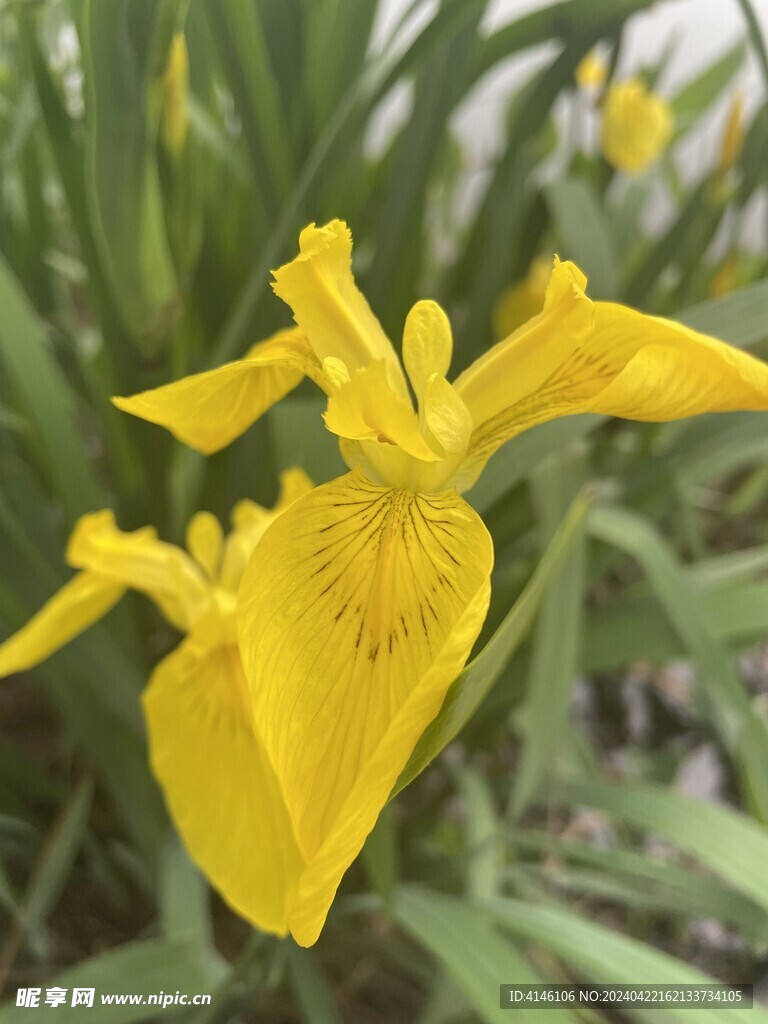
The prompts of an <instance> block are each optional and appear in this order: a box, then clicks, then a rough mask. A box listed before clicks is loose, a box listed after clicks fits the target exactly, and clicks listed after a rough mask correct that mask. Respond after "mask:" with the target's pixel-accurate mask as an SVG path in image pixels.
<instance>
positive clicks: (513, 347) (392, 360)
mask: <svg viewBox="0 0 768 1024" xmlns="http://www.w3.org/2000/svg"><path fill="white" fill-rule="evenodd" d="M351 251H352V239H351V235H350V232H349V229H348V228H347V226H346V224H344V223H343V222H341V221H332V222H331V223H329V224H327V225H325V226H324V227H316V226H315V225H314V224H311V225H310V226H309V227H307V228H305V229H304V231H302V232H301V236H300V239H299V253H298V255H297V256H296V258H295V259H294V260H293V261H292V262H290V263H288V264H286V265H285V266H283V267H280V269H279V270H276V271H275V272H274V278H275V280H274V285H273V287H274V290H275V292H276V293H277V295H278V296H279V297H280V298H282V299H283V300H284V301H285V302H286V303H287V304H288V305H289V306H290V308H291V310H292V312H293V315H294V319H295V321H296V324H297V327H296V329H294V330H291V331H288V332H282V333H281V334H279V335H277V336H275V337H273V338H272V339H270V340H268V341H266V342H263V343H262V344H261V345H258V346H256V347H255V348H254V349H252V350H251V352H250V353H249V355H248V356H246V358H245V359H242V360H239V361H237V362H233V363H229V364H227V365H225V366H223V367H220V368H219V369H216V370H212V371H209V372H206V373H201V374H198V375H196V376H194V377H190V378H187V379H186V380H182V381H179V382H177V383H175V384H170V385H167V386H166V387H162V388H159V389H155V390H153V391H148V392H144V393H143V394H141V395H137V396H134V397H132V398H122V399H116V400H115V401H116V404H117V405H118V406H119V407H120V408H122V409H124V410H126V411H127V412H131V413H133V414H134V415H137V416H140V417H142V418H144V419H147V420H150V421H151V422H154V423H160V424H162V425H163V426H165V427H167V428H169V429H170V430H172V431H173V432H174V434H175V435H176V436H177V437H179V438H181V439H182V440H184V441H185V442H187V443H188V444H191V445H192V446H194V447H197V448H199V449H200V450H202V451H206V452H211V451H215V450H216V449H217V448H220V447H223V446H224V445H226V444H228V443H229V442H230V441H231V440H232V439H233V437H235V436H237V435H238V434H240V433H242V432H243V431H244V430H245V429H246V427H247V426H248V425H249V424H250V423H252V422H253V421H254V420H255V419H256V418H257V417H258V416H259V415H260V414H261V413H262V412H264V410H265V409H266V408H267V407H268V406H269V405H270V404H271V403H272V402H274V401H277V399H279V398H280V397H282V395H284V394H285V393H286V391H287V390H289V388H290V387H291V386H292V384H295V383H297V382H298V379H299V377H300V375H301V373H304V374H306V375H307V376H309V377H310V378H311V379H312V380H314V381H315V383H316V384H318V385H319V387H320V388H321V389H322V390H323V391H324V393H325V395H326V397H327V408H326V412H325V416H324V419H325V425H326V427H327V428H328V429H329V430H330V431H332V432H333V433H335V434H337V435H338V437H339V443H340V448H341V452H342V455H343V457H344V459H345V461H346V463H347V465H348V466H349V468H350V472H349V473H348V474H346V475H345V476H342V477H340V478H339V479H337V480H333V481H332V482H331V483H328V484H324V485H322V486H320V487H317V488H315V489H314V490H313V491H311V492H309V493H308V494H306V495H304V497H302V498H300V499H299V500H298V501H297V502H296V503H295V504H294V505H292V506H291V508H289V509H288V511H287V512H285V513H284V514H283V515H282V516H280V518H279V519H277V520H276V521H275V522H274V523H273V524H272V526H271V527H270V528H269V529H268V530H267V532H266V534H265V535H264V537H263V539H262V541H261V543H260V544H259V546H258V548H257V549H256V551H255V553H254V555H253V557H252V558H251V560H250V562H249V564H248V567H247V569H246V571H245V574H244V576H243V581H242V584H241V587H240V591H239V595H238V628H239V637H240V652H241V655H242V659H243V665H244V668H245V675H246V678H247V682H248V694H249V701H250V706H251V710H252V714H253V722H254V729H255V731H256V733H257V734H258V736H259V739H260V740H261V742H262V743H263V746H264V749H265V751H266V754H267V757H268V759H269V762H270V764H271V766H272V769H273V770H274V773H275V776H276V779H277V784H278V787H279V789H280V792H281V794H282V797H283V799H284V801H285V805H286V807H287V811H288V816H289V818H290V822H291V827H292V832H293V837H294V841H295V844H296V848H298V851H299V854H300V857H301V860H302V863H303V864H304V868H303V873H302V875H301V878H300V880H299V882H298V884H297V886H296V888H295V889H293V890H291V891H290V892H289V893H287V894H286V895H285V896H284V899H285V905H286V916H285V919H284V920H283V921H282V922H281V927H280V928H276V927H275V922H274V920H273V919H271V918H268V917H267V916H266V915H263V914H258V913H253V914H252V915H250V916H251V920H253V921H254V922H255V923H256V924H258V925H259V926H260V927H264V928H269V929H273V930H278V931H282V930H283V928H287V929H288V930H289V931H290V932H291V933H292V934H293V936H294V938H295V939H296V940H297V942H299V943H301V944H304V945H308V944H310V943H312V942H314V941H315V940H316V938H317V936H318V934H319V932H320V929H321V928H322V925H323V922H324V920H325V917H326V914H327V912H328V908H329V907H330V904H331V902H332V900H333V897H334V893H335V891H336V888H337V886H338V884H339V882H340V880H341V878H342V876H343V874H344V872H345V871H346V869H347V868H348V867H349V865H350V864H351V862H352V860H353V859H354V858H355V856H356V855H357V853H358V852H359V850H360V849H361V847H362V845H363V842H364V841H365V837H366V836H367V834H368V833H369V832H370V830H371V829H372V827H373V825H374V823H375V821H376V818H377V817H378V815H379V813H380V811H381V809H382V808H383V806H384V805H385V803H386V801H387V799H388V797H389V794H390V793H391V791H392V789H393V786H394V784H395V782H396V780H397V778H398V776H399V775H400V773H401V771H402V770H403V768H404V766H405V764H406V763H407V761H408V758H409V756H410V754H411V752H412V750H413V748H414V746H415V744H416V742H417V740H418V738H419V737H420V735H421V734H422V733H423V732H424V729H425V728H426V726H427V725H428V724H429V722H430V721H431V720H432V719H433V718H434V717H435V715H436V714H437V712H438V711H439V709H440V706H441V704H442V702H443V699H444V698H445V694H446V692H447V690H448V688H449V686H450V685H451V683H452V682H453V681H454V680H455V679H456V677H457V676H458V674H459V673H460V671H461V669H462V667H463V665H464V664H465V662H466V660H467V658H468V657H469V654H470V651H471V650H472V647H473V644H474V642H475V640H476V638H477V636H478V633H479V631H480V628H481V626H482V623H483V620H484V618H485V614H486V610H487V606H488V601H489V596H490V574H491V568H492V565H493V549H492V543H491V538H490V535H489V534H488V531H487V530H486V528H485V526H484V524H483V522H482V520H481V519H480V517H479V516H478V515H477V513H476V512H474V511H473V509H472V508H471V507H470V505H469V504H467V502H466V501H464V500H463V499H462V498H461V497H460V492H462V491H465V490H467V489H468V488H469V487H471V486H472V484H473V483H474V482H475V480H476V479H477V477H478V476H479V474H480V472H481V471H482V469H483V467H484V466H485V464H486V462H487V461H488V459H489V458H490V457H491V455H493V453H494V452H495V451H496V450H497V449H498V448H499V447H500V446H501V445H502V444H504V443H505V442H506V441H508V440H509V439H510V438H513V437H515V436H516V435H517V434H519V433H520V432H521V431H524V430H527V429H528V428H529V427H532V426H534V425H535V424H537V423H542V422H545V421H547V420H551V419H554V418H555V417H559V416H566V415H570V414H573V413H583V412H598V413H604V414H607V415H612V416H622V417H626V418H631V419H639V420H651V421H663V420H671V419H676V418H678V417H682V416H693V415H695V414H697V413H700V412H712V411H726V410H731V409H768V367H767V366H766V365H764V364H763V363H761V362H759V361H758V360H756V359H754V358H753V357H751V356H749V355H747V354H745V353H743V352H739V351H738V350H736V349H733V348H730V347H729V346H728V345H725V344H723V343H722V342H719V341H716V340H715V339H714V338H709V337H707V336H705V335H702V334H699V333H697V332H695V331H693V330H691V329H689V328H687V327H683V326H681V325H679V324H676V323H673V322H672V321H669V320H663V319H660V318H658V317H651V316H645V315H643V314H642V313H637V312H635V311H633V310H631V309H627V308H626V307H624V306H620V305H616V304H613V303H606V302H592V301H591V300H590V299H589V298H588V297H587V295H586V294H585V291H584V289H585V286H586V279H585V278H584V276H583V275H582V274H581V272H580V271H579V270H578V269H577V268H576V267H575V266H574V265H573V264H571V263H561V262H560V261H559V260H558V259H555V261H554V266H553V269H552V273H551V276H550V281H549V285H548V288H547V290H546V296H545V301H544V307H543V309H542V310H541V312H539V313H538V315H536V316H534V317H532V319H530V320H529V321H528V322H527V323H526V324H525V325H523V326H522V327H520V328H519V329H518V330H517V331H515V332H514V333H513V334H511V335H510V336H509V337H508V338H506V339H505V340H504V341H501V342H500V343H499V344H497V345H495V346H494V347H492V348H491V349H489V350H488V351H487V352H486V353H485V354H484V355H482V356H481V357H480V358H479V359H478V360H477V361H476V362H475V363H473V364H472V365H471V366H470V367H469V368H468V369H467V370H465V371H464V372H463V373H461V374H459V376H458V377H457V378H456V379H454V380H453V381H452V382H450V381H449V380H448V371H449V367H450V363H451V354H452V338H451V328H450V324H449V322H448V318H447V317H446V315H445V313H444V312H443V310H442V309H441V308H440V306H438V305H437V304H436V303H434V302H431V301H421V302H417V303H416V305H415V306H414V307H413V308H412V309H411V311H410V313H409V314H408V317H407V318H406V322H405V326H404V331H403V344H402V357H403V358H402V363H401V361H400V359H399V358H398V356H397V354H396V352H395V349H394V348H393V346H392V344H391V343H390V341H389V339H388V338H387V337H386V335H385V334H384V332H383V330H382V328H381V325H380V324H379V322H378V320H377V319H376V317H375V316H374V314H373V312H372V311H371V308H370V306H369V305H368V303H367V302H366V300H365V298H364V296H363V295H362V293H361V292H360V291H359V290H358V288H357V285H356V283H355V280H354V277H353V276H352V270H351ZM412 395H413V396H415V405H414V401H413V399H412V397H411V396H412ZM222 841H224V840H222ZM282 841H283V840H282V838H281V836H280V835H276V837H275V839H274V843H275V844H278V845H279V844H280V843H281V842H282ZM294 849H295V848H294V846H292V845H291V844H288V846H287V847H286V856H288V857H292V856H293V851H294ZM267 855H268V852H267V851H265V850H264V848H263V847H262V848H261V849H260V850H258V851H257V850H254V854H253V857H252V858H251V859H250V860H249V861H248V862H247V863H245V862H244V863H243V865H242V867H241V871H242V873H243V875H244V876H246V877H251V876H253V875H256V876H258V875H260V874H261V873H262V871H263V868H262V858H264V857H266V856H267ZM243 884H246V883H245V882H244V883H243ZM285 884H288V885H290V883H287V882H285V880H284V879H283V878H280V879H276V880H275V887H279V886H280V885H285Z"/></svg>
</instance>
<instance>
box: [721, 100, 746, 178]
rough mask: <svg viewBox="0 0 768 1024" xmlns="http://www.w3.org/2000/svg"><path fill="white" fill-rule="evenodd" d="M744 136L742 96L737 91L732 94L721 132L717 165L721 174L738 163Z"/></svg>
mask: <svg viewBox="0 0 768 1024" xmlns="http://www.w3.org/2000/svg"><path fill="white" fill-rule="evenodd" d="M744 135H745V127H744V95H743V93H742V92H741V91H740V90H739V91H737V92H736V93H735V94H734V97H733V100H732V101H731V107H730V110H729V111H728V119H727V121H726V123H725V131H724V132H723V140H722V143H721V147H720V164H719V169H720V172H721V173H722V174H726V173H727V172H728V171H730V170H731V169H732V168H733V167H735V166H736V164H737V163H738V160H739V157H740V156H741V151H742V149H743V148H744Z"/></svg>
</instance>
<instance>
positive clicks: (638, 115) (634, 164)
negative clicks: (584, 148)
mask: <svg viewBox="0 0 768 1024" xmlns="http://www.w3.org/2000/svg"><path fill="white" fill-rule="evenodd" d="M673 123H674V121H673V115H672V108H671V107H670V105H669V103H667V101H666V100H665V99H663V98H662V97H661V96H657V95H656V94H655V93H652V92H649V91H648V89H647V88H646V86H645V83H644V82H643V81H642V80H641V79H639V78H633V79H630V80H629V81H626V82H620V83H616V84H613V85H611V86H610V87H609V89H608V92H607V94H606V97H605V102H604V104H603V121H602V133H601V144H602V150H603V155H604V156H605V159H606V160H607V161H608V163H610V164H611V165H612V166H613V167H615V168H616V169H617V170H620V171H626V172H627V173H629V174H639V173H641V172H642V171H644V170H646V169H647V168H648V167H650V165H651V164H653V163H654V162H655V161H656V160H658V158H659V157H660V156H661V154H662V153H663V152H664V150H665V149H666V147H667V144H668V143H669V140H670V139H671V138H672V128H673Z"/></svg>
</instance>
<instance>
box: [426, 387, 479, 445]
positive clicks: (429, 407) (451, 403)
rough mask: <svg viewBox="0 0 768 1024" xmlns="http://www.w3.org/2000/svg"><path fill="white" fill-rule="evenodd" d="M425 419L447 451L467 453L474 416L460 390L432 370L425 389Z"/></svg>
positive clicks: (433, 434)
mask: <svg viewBox="0 0 768 1024" xmlns="http://www.w3.org/2000/svg"><path fill="white" fill-rule="evenodd" d="M424 420H425V423H426V425H427V427H428V428H429V431H430V433H431V434H432V436H433V437H434V438H435V440H436V441H437V442H438V444H439V445H440V447H441V448H442V449H443V451H444V452H446V453H448V454H449V455H459V454H462V455H463V454H464V452H465V451H466V450H467V445H468V444H469V438H470V435H471V433H472V417H471V415H470V413H469V409H468V408H467V407H466V405H465V404H464V400H463V399H462V398H461V396H460V395H459V393H458V391H456V389H455V388H454V387H453V385H451V384H449V383H448V381H447V380H446V379H445V377H443V376H441V374H439V373H433V374H432V376H431V377H430V378H429V380H428V381H427V385H426V388H425V392H424Z"/></svg>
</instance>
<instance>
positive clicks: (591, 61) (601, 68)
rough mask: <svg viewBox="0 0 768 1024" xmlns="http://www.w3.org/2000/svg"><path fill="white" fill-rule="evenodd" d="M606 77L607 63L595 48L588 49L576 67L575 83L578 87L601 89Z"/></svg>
mask: <svg viewBox="0 0 768 1024" xmlns="http://www.w3.org/2000/svg"><path fill="white" fill-rule="evenodd" d="M607 79H608V65H607V63H606V62H605V60H604V59H603V58H602V57H601V56H600V54H599V53H598V52H597V50H590V51H589V53H588V54H586V55H585V56H584V57H582V58H581V60H580V61H579V63H578V65H577V67H576V84H577V85H578V87H579V88H580V89H585V90H587V89H602V87H603V86H604V85H605V83H606V81H607Z"/></svg>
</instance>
